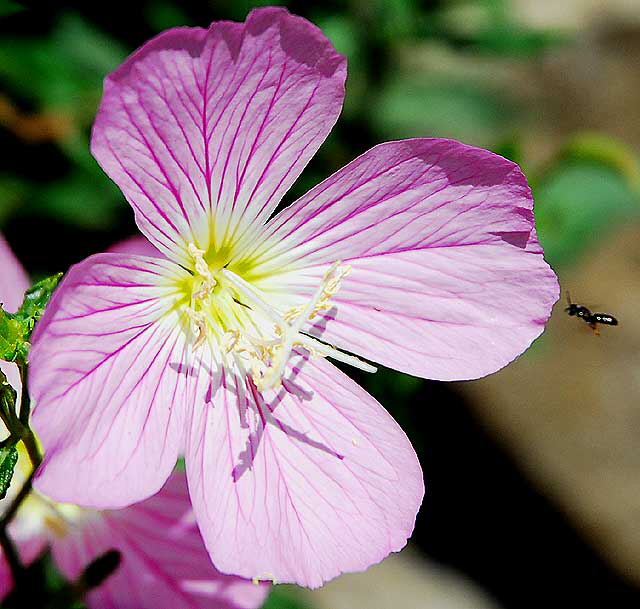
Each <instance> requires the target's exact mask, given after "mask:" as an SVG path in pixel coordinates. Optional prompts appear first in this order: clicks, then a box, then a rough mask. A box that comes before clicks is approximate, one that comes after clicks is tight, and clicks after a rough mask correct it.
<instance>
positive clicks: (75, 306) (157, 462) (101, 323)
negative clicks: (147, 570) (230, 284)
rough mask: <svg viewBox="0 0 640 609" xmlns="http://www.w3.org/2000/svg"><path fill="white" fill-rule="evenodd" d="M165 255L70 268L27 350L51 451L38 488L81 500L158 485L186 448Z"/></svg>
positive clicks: (113, 258) (185, 385) (40, 428)
mask: <svg viewBox="0 0 640 609" xmlns="http://www.w3.org/2000/svg"><path fill="white" fill-rule="evenodd" d="M172 275H173V276H182V275H184V276H187V273H186V271H184V270H182V269H180V268H179V267H177V266H176V265H174V264H172V263H170V262H169V261H167V260H162V259H159V258H145V257H141V256H133V255H124V254H98V255H96V256H92V257H91V258H88V259H87V260H85V261H84V262H82V263H80V264H78V265H76V266H75V267H73V268H72V269H71V270H70V271H69V273H68V275H67V276H66V277H65V279H64V280H63V282H62V283H61V285H60V286H59V287H58V289H57V290H56V292H55V293H54V296H53V298H52V300H51V302H50V304H49V306H48V307H47V309H46V311H45V314H44V316H43V317H42V319H41V321H40V322H39V323H38V325H37V327H36V330H35V332H34V336H33V347H32V349H31V354H30V360H31V361H30V370H29V387H30V391H31V396H32V398H33V400H34V402H35V411H34V414H33V426H34V428H35V430H36V432H37V434H38V436H39V437H40V440H41V442H42V445H43V447H44V449H45V460H44V463H43V465H42V467H41V469H40V471H39V474H38V477H37V481H36V487H37V488H38V490H40V491H41V492H42V493H44V494H46V495H47V496H49V497H51V498H53V499H56V500H59V501H65V502H71V503H76V504H79V505H84V506H96V507H120V506H123V505H127V504H129V503H132V502H134V501H139V500H140V499H144V498H145V497H148V496H149V495H151V494H153V493H155V492H156V491H157V490H158V489H159V488H160V487H161V486H162V484H163V483H164V481H165V480H166V478H167V476H168V475H169V473H170V472H171V470H172V469H173V466H174V464H175V461H176V458H177V454H178V451H179V450H180V449H181V447H182V438H183V411H182V406H181V405H182V404H183V402H185V401H186V400H187V399H188V396H189V395H190V393H189V392H190V391H191V389H190V387H191V385H192V382H191V377H190V375H189V374H188V373H187V372H186V368H185V366H184V364H183V360H184V357H185V351H186V347H185V342H186V341H185V338H184V335H183V332H182V330H181V329H180V327H179V324H178V323H177V321H176V319H175V318H174V317H173V316H172V315H173V314H171V313H170V312H169V311H170V307H171V298H172V294H171V291H172V290H175V288H174V287H172V285H173V284H174V282H175V278H174V279H173V280H171V276H172Z"/></svg>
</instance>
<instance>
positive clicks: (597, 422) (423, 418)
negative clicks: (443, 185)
mask: <svg viewBox="0 0 640 609" xmlns="http://www.w3.org/2000/svg"><path fill="white" fill-rule="evenodd" d="M263 4H281V5H285V6H287V7H288V8H289V10H290V11H291V12H293V13H296V14H299V15H302V16H304V17H306V18H308V19H310V20H311V21H313V22H314V23H315V24H317V25H318V26H319V27H320V28H322V30H323V31H324V32H325V34H326V35H327V36H328V37H329V38H330V39H331V40H332V42H333V43H334V45H335V46H336V48H337V49H338V50H339V51H340V52H342V53H343V54H345V55H346V56H347V58H348V65H349V79H348V83H347V97H346V102H345V107H344V111H343V114H342V117H341V118H340V120H339V122H338V125H337V127H336V128H335V129H334V131H333V133H332V134H331V136H330V137H329V139H328V140H327V142H326V143H325V145H324V146H323V147H322V149H321V150H320V152H319V153H318V155H317V156H316V158H315V159H314V160H313V161H312V162H311V164H310V165H309V167H308V168H307V170H306V171H305V173H304V174H303V176H302V178H301V179H300V180H299V181H298V183H297V184H296V185H295V186H294V188H293V190H292V192H291V193H289V195H287V198H286V202H290V201H292V200H294V199H295V198H296V197H297V196H299V195H300V194H302V193H304V192H305V191H306V190H308V189H309V188H310V187H311V186H313V185H315V184H317V183H318V182H319V181H321V180H322V179H323V178H324V177H326V176H327V175H329V174H330V173H332V172H333V171H335V170H336V169H338V168H339V167H341V166H342V165H344V164H345V163H347V162H348V161H350V160H351V159H353V158H354V157H355V156H357V155H358V154H360V153H362V152H364V151H365V150H367V149H368V148H370V147H371V146H373V145H374V144H376V143H378V142H380V141H385V140H391V139H400V138H405V137H450V138H455V139H459V140H461V141H464V142H466V143H469V144H474V145H477V146H481V147H484V148H488V149H490V150H493V151H495V152H497V153H499V154H502V155H504V156H506V157H508V158H510V159H512V160H514V161H516V162H518V163H519V164H520V165H521V166H522V167H523V169H524V171H525V173H526V174H527V177H528V179H529V181H530V183H531V185H532V188H533V191H534V196H535V200H536V210H535V211H536V217H537V223H538V232H539V236H540V240H541V242H542V244H543V246H544V247H545V251H546V256H547V260H548V261H549V262H550V263H551V264H552V266H554V268H555V269H556V270H557V271H558V273H559V276H560V278H561V281H562V283H563V286H564V287H565V288H569V289H571V293H572V295H573V296H574V298H576V299H581V301H584V304H586V305H588V306H593V307H596V308H597V307H604V308H605V310H607V309H610V310H611V312H612V313H613V314H616V315H619V316H620V317H621V326H620V327H618V328H615V329H611V331H610V332H608V333H606V332H603V335H604V336H603V337H601V338H600V339H598V338H596V337H593V336H591V335H589V334H584V333H583V332H582V330H583V329H584V328H582V327H579V326H578V325H577V324H576V323H575V322H576V320H573V319H569V318H565V317H564V314H563V313H562V311H559V312H556V316H555V317H554V320H553V323H552V326H551V328H550V330H549V332H547V335H546V336H545V337H544V338H543V339H542V340H540V341H538V343H536V345H535V346H534V347H533V349H532V350H531V351H530V352H529V353H528V354H527V355H526V356H525V357H523V358H522V359H521V360H520V361H519V362H518V364H517V366H516V367H515V370H516V371H515V372H513V373H511V372H510V371H505V373H504V374H503V373H500V374H498V375H495V376H494V377H492V379H490V380H488V381H487V382H483V383H478V384H475V385H473V388H471V387H469V385H472V384H455V385H451V384H444V383H434V382H429V381H422V380H418V379H413V378H409V377H406V376H403V375H400V374H396V373H392V372H388V371H383V372H381V373H378V374H377V375H375V376H373V377H364V376H363V377H358V380H359V381H360V382H362V383H363V384H364V385H365V386H366V387H367V389H369V390H370V391H371V392H372V393H373V394H374V395H375V396H376V397H377V398H378V399H379V400H380V401H381V402H382V403H383V404H384V405H385V406H386V407H387V408H388V409H389V410H390V411H391V412H392V413H393V414H394V416H395V417H396V418H397V419H398V420H399V421H400V423H401V424H402V426H403V427H404V428H405V430H407V432H408V434H409V435H410V437H411V439H412V442H413V443H414V446H415V447H416V450H417V451H418V453H419V456H420V458H421V461H422V464H423V467H424V470H425V477H426V484H427V498H426V501H425V505H424V506H423V509H422V512H421V514H420V517H419V522H418V525H417V528H416V534H415V536H414V549H413V551H412V553H411V554H410V555H409V556H408V557H407V558H403V559H402V562H400V563H398V562H393V560H391V561H390V564H391V565H392V566H391V567H389V569H392V571H390V572H389V574H388V573H387V572H386V571H375V573H376V575H375V576H373V577H372V578H371V579H370V580H367V579H363V578H366V577H367V576H366V575H363V576H353V577H354V578H355V579H348V578H343V580H342V581H340V582H338V583H337V587H332V586H334V585H333V584H332V585H330V586H327V588H326V589H324V590H322V591H318V592H312V593H310V594H305V593H303V592H301V591H299V590H296V589H293V588H289V587H277V588H276V590H275V591H274V594H273V596H272V598H271V599H270V601H269V602H268V605H267V606H268V607H269V609H299V608H301V607H309V608H316V609H322V608H323V607H326V608H327V609H340V608H341V607H345V608H346V607H353V608H354V609H357V608H359V607H363V608H364V607H367V608H376V607H380V608H381V609H384V608H385V607H389V608H391V607H396V606H397V607H409V608H411V607H416V608H418V607H438V608H440V607H447V608H449V607H450V608H451V609H456V608H458V607H485V606H486V607H517V608H521V607H529V606H531V607H534V606H535V607H540V606H564V605H568V606H592V605H593V604H594V603H595V602H602V603H604V604H605V606H608V607H627V606H628V607H631V606H634V607H637V606H638V601H639V600H640V594H639V592H638V584H639V582H640V488H639V487H638V485H640V463H639V462H638V461H637V459H638V458H637V457H636V456H635V455H636V454H639V455H640V450H639V449H640V414H638V413H636V408H637V407H638V402H637V398H638V393H640V389H639V386H640V374H639V373H638V372H637V370H638V353H639V351H640V348H637V347H638V344H639V341H640V328H638V325H637V324H636V323H635V316H637V312H636V309H637V306H636V303H637V302H638V301H637V297H638V296H639V295H640V294H639V293H638V287H637V286H638V285H639V281H638V280H639V274H638V266H640V254H639V253H638V250H639V248H638V247H637V244H638V238H640V232H638V226H639V223H638V220H639V218H640V163H639V158H638V150H639V147H640V71H639V70H638V66H639V65H640V3H639V2H634V1H630V2H629V1H624V0H619V1H617V0H613V1H611V2H598V1H594V0H555V1H554V2H547V1H543V0H449V1H445V0H442V1H435V0H434V1H428V0H422V1H419V0H368V1H366V0H350V1H349V0H343V1H340V0H327V1H323V2H311V1H307V2H303V1H294V2H268V3H267V2H248V1H244V2H243V1H232V0H218V1H211V0H209V1H206V0H182V1H178V0H160V1H152V0H148V1H140V2H135V1H134V2H132V1H129V2H127V3H125V2H117V1H116V2H109V3H95V4H94V3H86V2H61V1H53V0H51V1H49V2H18V1H17V0H15V1H14V0H0V15H1V21H0V31H1V36H0V139H1V142H2V150H3V155H2V156H3V162H2V164H1V165H0V230H1V231H2V232H3V234H5V235H6V237H7V239H8V240H9V242H10V243H11V245H12V247H13V248H14V250H15V251H16V253H17V255H18V257H19V258H20V259H21V260H22V261H23V262H24V264H25V265H26V266H27V268H28V270H29V271H30V272H31V273H32V276H34V277H36V278H37V277H40V276H42V275H45V274H51V273H54V272H57V271H60V270H65V269H66V268H67V267H68V266H69V265H70V264H72V263H74V262H77V261H79V260H80V259H82V258H83V257H85V256H87V255H89V254H91V253H94V252H95V251H98V250H104V249H106V248H107V247H109V246H110V245H111V244H113V243H114V242H115V241H118V240H119V239H122V238H125V237H128V236H130V235H132V234H135V233H136V228H135V225H134V222H133V214H132V213H131V210H130V208H129V207H128V205H127V204H126V202H125V201H124V199H123V197H122V196H121V194H120V192H119V190H118V189H117V188H116V187H115V185H114V184H113V183H112V182H111V181H110V180H109V179H108V178H107V177H106V176H105V175H104V174H103V173H102V171H101V170H100V169H99V167H98V166H97V164H96V163H95V162H94V160H93V158H92V157H91V155H90V153H89V147H88V141H89V134H90V128H91V123H92V120H93V116H94V113H95V110H96V107H97V104H98V101H99V99H100V95H101V87H102V79H103V78H104V76H105V75H106V74H107V73H109V72H110V71H111V70H113V69H114V68H115V67H116V66H117V65H118V64H119V63H120V62H121V61H122V60H123V59H124V57H125V56H126V55H127V54H128V53H130V52H131V51H132V50H133V49H135V48H136V47H137V46H139V45H140V44H142V43H143V42H145V41H146V40H147V39H148V38H150V37H152V36H153V35H155V34H156V33H158V32H159V31H161V30H163V29H166V28H169V27H172V26H176V25H200V26H206V25H208V23H209V22H210V21H213V20H217V19H233V20H243V19H244V17H245V16H246V14H247V12H248V11H249V10H250V9H251V8H252V7H254V6H258V5H263ZM634 252H635V253H634ZM592 265H595V266H592ZM0 272H1V270H0ZM563 298H564V297H563ZM594 299H595V300H594ZM625 311H628V314H627V315H625V314H624V312H625ZM634 358H635V359H634ZM505 375H506V376H505ZM509 375H510V376H509ZM532 379H536V380H535V381H533V382H532ZM545 379H549V381H548V382H546V380H545ZM536 383H537V384H536ZM534 386H535V387H536V389H535V391H533V387H534ZM565 386H566V387H567V388H570V389H571V390H569V389H566V391H565V390H564V389H563V387H565ZM612 386H615V387H616V388H617V393H616V397H615V399H613V398H611V396H610V395H609V393H610V388H611V387H612ZM625 387H627V388H628V391H624V390H623V391H621V392H620V388H622V389H624V388H625ZM576 388H577V389H576ZM580 391H583V393H581V392H580ZM523 396H524V397H523ZM527 396H528V397H527ZM569 403H570V404H569ZM550 404H552V405H554V407H553V409H552V410H549V409H547V410H545V407H548V408H550V406H549V405H550ZM567 404H569V407H567ZM576 405H580V408H576ZM594 413H596V414H597V417H596V416H595V414H594ZM543 414H544V417H543V416H542V415H543ZM536 417H538V418H536ZM589 417H591V418H589ZM594 417H595V418H594ZM585 420H587V421H589V425H586V423H584V421H585ZM610 426H613V428H612V429H613V431H611V429H610ZM567 430H570V431H567ZM576 430H578V431H576ZM581 430H582V431H581ZM608 430H609V431H608ZM609 432H610V433H609ZM616 434H623V436H624V438H623V436H622V435H616ZM624 434H626V435H624ZM594 438H597V441H596V440H594ZM602 438H605V439H606V441H605V440H602ZM621 438H623V439H621ZM602 442H604V444H602ZM607 442H608V443H607ZM603 463H607V464H608V465H609V469H606V470H605V469H603V470H602V471H601V468H602V467H603V466H602V464H603ZM622 471H623V472H624V476H623V477H621V479H620V482H619V485H620V488H622V487H624V489H625V490H624V492H623V491H620V490H619V488H618V486H615V484H616V483H615V481H614V479H615V474H616V472H617V473H620V472H622ZM594 472H595V473H594ZM612 472H613V473H612ZM605 481H607V484H609V485H610V486H604V482H605ZM611 485H613V487H615V488H614V490H612V488H611ZM603 496H609V497H611V502H612V503H611V504H606V505H605V503H603V501H604V499H603ZM621 548H622V550H621ZM380 568H382V569H386V568H387V567H384V565H383V567H380ZM358 577H360V579H358ZM470 581H472V582H473V583H470ZM381 589H383V590H384V593H383V592H381ZM367 592H368V593H369V596H367ZM332 594H333V596H331V595H332ZM403 595H404V596H403ZM376 603H377V604H376ZM381 603H382V604H381Z"/></svg>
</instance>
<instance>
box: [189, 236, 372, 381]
mask: <svg viewBox="0 0 640 609" xmlns="http://www.w3.org/2000/svg"><path fill="white" fill-rule="evenodd" d="M188 251H189V254H190V255H191V257H192V258H193V269H194V270H193V277H194V279H193V282H192V285H191V293H190V295H189V299H188V301H189V302H188V305H187V306H186V307H185V315H186V317H187V319H188V322H189V326H190V328H191V332H192V335H193V341H192V348H193V349H194V350H196V349H199V348H200V347H202V346H203V345H204V344H206V343H207V342H209V344H211V345H212V346H213V347H214V348H216V350H217V351H218V353H219V354H220V356H221V357H222V358H223V359H224V360H226V363H228V364H231V363H233V364H235V365H236V367H238V368H240V369H241V370H242V371H244V373H245V374H246V375H247V376H249V377H250V378H251V379H252V380H253V383H254V385H255V387H256V389H257V390H258V391H260V392H262V391H266V390H268V389H278V388H279V387H280V386H281V384H282V379H283V376H284V374H285V372H286V368H287V363H288V362H289V360H290V359H291V357H292V355H293V354H294V353H295V352H297V351H298V350H299V349H304V350H305V351H306V352H307V353H308V354H309V355H310V356H311V357H331V358H332V359H334V360H337V361H340V362H343V363H345V364H349V365H351V366H354V367H356V368H359V369H360V370H364V371H366V372H375V371H376V368H375V367H374V366H371V365H370V364H368V363H367V362H363V361H362V360H360V359H358V358H357V357H355V356H353V355H350V354H348V353H344V352H342V351H340V350H338V349H336V348H335V347H333V346H332V345H329V344H327V343H325V342H322V341H320V340H318V339H316V338H314V337H312V336H310V335H309V334H308V333H307V332H306V331H305V327H306V325H307V323H308V322H309V321H313V319H314V318H316V317H317V316H318V315H320V314H322V313H324V312H326V311H328V310H329V309H331V308H332V307H333V306H335V303H333V302H332V300H331V299H332V297H333V296H335V294H336V293H337V292H338V290H339V289H340V286H341V284H342V282H343V280H344V279H345V278H346V277H347V276H348V275H349V273H350V272H351V267H350V266H349V265H345V264H342V262H341V261H336V262H334V263H333V264H332V265H331V266H330V267H329V269H328V270H327V271H326V272H325V273H324V275H323V277H322V279H321V281H320V284H319V285H318V287H317V288H316V290H315V291H314V293H313V294H312V296H311V298H310V299H309V300H308V301H307V302H306V303H304V304H302V305H297V306H292V307H289V308H288V309H286V310H281V309H279V308H278V307H276V306H275V305H274V304H273V303H271V302H270V297H269V294H268V293H266V292H265V291H263V290H261V289H260V288H259V287H258V286H256V285H255V284H254V283H252V282H250V281H247V280H246V279H244V278H243V277H242V276H241V274H239V273H237V272H234V270H233V266H232V265H231V264H226V265H224V266H222V267H221V268H217V269H216V268H211V267H210V266H209V265H208V264H207V262H206V259H205V252H204V251H203V250H201V249H199V248H198V247H196V246H195V245H194V244H189V247H188Z"/></svg>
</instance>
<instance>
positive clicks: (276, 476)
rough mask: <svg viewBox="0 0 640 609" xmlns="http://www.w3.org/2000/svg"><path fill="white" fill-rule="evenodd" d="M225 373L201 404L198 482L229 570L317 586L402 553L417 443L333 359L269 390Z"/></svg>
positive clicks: (193, 441) (415, 501) (307, 364)
mask: <svg viewBox="0 0 640 609" xmlns="http://www.w3.org/2000/svg"><path fill="white" fill-rule="evenodd" d="M244 383H245V380H244V379H242V380H238V378H237V377H236V378H234V377H233V376H232V374H231V373H230V372H229V371H226V372H224V373H223V376H222V378H221V382H220V386H219V387H218V389H217V391H214V393H213V396H212V401H211V403H210V404H207V405H205V406H203V405H197V406H196V407H195V408H194V410H193V413H192V426H191V431H190V434H189V437H188V441H187V450H186V462H187V476H188V479H189V489H190V493H191V498H192V501H193V505H194V509H195V512H196V516H197V518H198V523H199V525H200V529H201V531H202V534H203V537H204V539H205V543H206V544H207V547H208V549H209V552H210V554H211V557H212V559H213V562H214V564H215V565H216V566H217V567H218V568H219V569H220V570H221V571H223V572H226V573H236V574H238V575H241V576H244V577H250V578H253V577H258V578H261V579H274V580H276V581H277V582H295V583H298V584H301V585H304V586H310V587H317V586H320V585H321V584H322V583H323V582H324V581H326V580H328V579H331V578H332V577H335V576H337V575H339V574H340V573H343V572H347V571H361V570H364V569H366V568H367V567H368V566H370V565H371V564H373V563H375V562H378V561H380V560H382V559H383V558H384V557H385V556H387V554H389V553H390V552H395V551H398V550H400V549H401V548H402V547H403V546H404V545H405V543H406V540H407V538H408V537H409V535H410V534H411V531H412V530H413V526H414V522H415V516H416V513H417V511H418V508H419V506H420V503H421V501H422V496H423V493H424V487H423V482H422V472H421V470H420V465H419V463H418V460H417V457H416V455H415V452H414V451H413V448H412V447H411V444H410V443H409V440H408V439H407V437H406V436H405V434H404V432H403V431H402V430H401V429H400V427H399V426H398V424H397V423H396V422H395V421H394V420H393V419H392V418H391V416H390V415H389V414H388V413H387V412H386V411H385V410H384V409H383V408H382V406H380V404H378V402H376V401H375V400H374V399H373V398H372V397H371V396H370V395H368V394H367V393H366V392H365V391H364V390H363V389H361V388H360V387H359V386H358V385H357V384H356V383H354V382H353V381H352V380H351V379H349V378H348V377H347V376H345V375H344V374H343V373H341V372H340V371H339V370H338V369H337V368H335V367H334V366H333V365H332V364H329V363H328V362H326V361H324V360H310V359H304V358H302V357H300V356H296V357H295V358H294V359H293V360H292V362H291V368H290V371H289V374H288V376H287V379H286V380H285V381H284V387H285V388H284V389H281V390H280V391H279V392H275V391H269V392H266V394H265V395H264V397H262V396H261V395H260V394H258V393H257V391H255V388H253V385H252V383H250V382H249V383H248V384H247V385H246V386H245V385H244Z"/></svg>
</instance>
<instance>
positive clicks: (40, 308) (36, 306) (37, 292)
mask: <svg viewBox="0 0 640 609" xmlns="http://www.w3.org/2000/svg"><path fill="white" fill-rule="evenodd" d="M61 278H62V273H56V274H55V275H52V276H51V277H45V278H44V279H42V280H40V281H38V282H37V283H34V284H33V286H31V287H30V288H29V289H28V290H27V291H26V292H25V293H24V300H23V301H22V305H21V307H20V309H19V310H18V312H17V313H15V316H16V317H18V318H19V319H33V320H34V321H38V319H40V317H41V316H42V314H43V313H44V309H45V307H46V306H47V304H48V302H49V299H50V298H51V295H52V294H53V291H54V290H55V289H56V287H57V286H58V283H60V279H61Z"/></svg>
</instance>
